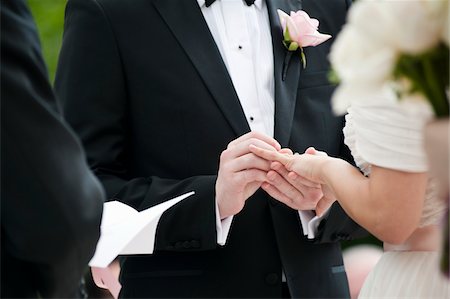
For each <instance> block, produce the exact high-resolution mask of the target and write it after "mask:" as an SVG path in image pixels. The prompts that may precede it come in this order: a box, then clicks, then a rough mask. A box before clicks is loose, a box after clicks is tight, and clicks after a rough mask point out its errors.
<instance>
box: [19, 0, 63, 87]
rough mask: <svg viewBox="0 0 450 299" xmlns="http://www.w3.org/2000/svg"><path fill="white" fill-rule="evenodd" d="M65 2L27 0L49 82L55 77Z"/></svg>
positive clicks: (61, 0) (58, 0)
mask: <svg viewBox="0 0 450 299" xmlns="http://www.w3.org/2000/svg"><path fill="white" fill-rule="evenodd" d="M66 3H67V0H28V5H29V7H30V9H31V13H32V14H33V17H34V20H35V21H36V24H37V27H38V31H39V36H40V38H41V46H42V52H43V55H44V59H45V62H46V63H47V67H48V72H49V77H50V81H51V82H53V80H54V78H55V71H56V65H57V62H58V53H59V50H60V48H61V40H62V33H63V25H64V8H65V6H66Z"/></svg>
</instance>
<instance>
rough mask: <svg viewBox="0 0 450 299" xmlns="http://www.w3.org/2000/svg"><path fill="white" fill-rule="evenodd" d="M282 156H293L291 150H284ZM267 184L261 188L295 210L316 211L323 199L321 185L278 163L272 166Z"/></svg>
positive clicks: (281, 151)
mask: <svg viewBox="0 0 450 299" xmlns="http://www.w3.org/2000/svg"><path fill="white" fill-rule="evenodd" d="M279 153H280V154H284V155H288V156H292V155H293V153H292V151H291V150H290V149H282V150H280V151H279ZM270 167H271V170H270V171H268V173H267V179H266V182H264V183H263V184H262V185H261V187H262V188H263V189H264V190H265V191H266V192H267V193H268V194H269V195H270V196H272V197H273V198H275V199H276V200H278V201H280V202H282V203H284V204H286V205H287V206H289V207H291V208H292V209H295V210H315V209H316V206H317V204H318V202H319V200H320V199H321V198H322V197H323V193H322V188H321V185H320V184H319V183H316V182H312V181H310V180H307V179H305V178H303V177H302V176H300V175H297V174H296V173H294V172H290V171H289V170H287V169H286V167H285V166H284V165H283V164H281V163H280V162H278V161H274V162H272V163H271V165H270Z"/></svg>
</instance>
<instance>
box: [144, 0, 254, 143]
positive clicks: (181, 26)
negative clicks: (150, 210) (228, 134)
mask: <svg viewBox="0 0 450 299" xmlns="http://www.w3.org/2000/svg"><path fill="white" fill-rule="evenodd" d="M153 3H154V6H155V7H156V9H157V10H158V12H159V13H160V15H161V17H162V18H163V19H164V21H165V22H166V24H167V26H168V27H169V28H170V30H171V31H172V33H173V34H174V36H175V38H176V39H177V40H178V42H179V43H180V45H181V46H182V47H183V49H184V51H185V52H186V54H187V56H188V57H189V59H190V60H191V61H192V64H193V65H194V66H195V68H196V69H197V71H198V72H199V74H200V76H201V77H202V79H203V81H204V83H205V85H206V86H207V88H208V89H209V91H210V92H211V94H212V96H213V98H214V99H215V101H216V102H217V105H218V106H219V107H220V109H221V110H222V112H223V114H224V116H225V118H226V119H227V121H228V122H229V124H230V126H231V127H232V128H233V130H234V131H235V133H236V135H237V136H240V135H242V134H245V133H247V132H249V131H250V127H249V125H248V123H247V121H246V119H245V115H244V112H243V110H242V106H241V104H240V102H239V98H238V96H237V94H236V91H235V89H234V86H233V83H232V81H231V78H230V75H229V74H228V71H227V68H226V66H225V64H224V62H223V59H222V56H221V55H220V52H219V49H218V48H217V45H216V44H215V42H214V38H213V37H212V35H211V33H210V31H209V28H208V25H207V23H206V21H205V20H204V18H203V15H202V12H201V10H200V8H199V6H198V4H197V1H195V0H190V1H184V0H183V1H180V0H156V1H154V2H153Z"/></svg>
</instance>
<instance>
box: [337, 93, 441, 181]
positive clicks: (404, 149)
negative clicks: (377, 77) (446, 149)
mask: <svg viewBox="0 0 450 299" xmlns="http://www.w3.org/2000/svg"><path fill="white" fill-rule="evenodd" d="M432 117H433V112H432V111H431V109H430V107H429V105H428V103H426V102H424V101H420V100H405V101H399V100H398V99H397V98H396V96H395V94H393V93H392V92H391V91H389V90H388V89H385V90H382V91H380V92H379V93H378V94H372V95H371V96H369V97H367V98H365V99H364V100H361V101H355V102H353V103H352V106H351V107H350V108H349V109H348V114H347V115H346V126H345V128H344V134H345V142H346V144H347V146H348V147H349V148H350V150H351V151H352V155H353V157H354V158H355V162H356V163H357V166H358V167H360V169H361V170H362V171H364V173H365V174H366V175H367V174H368V173H369V172H370V165H371V164H374V165H377V166H381V167H386V168H390V169H395V170H401V171H407V172H425V171H427V159H426V155H425V151H424V148H423V144H422V140H423V137H422V134H423V127H424V126H425V124H426V123H427V122H428V121H429V120H430V119H431V118H432Z"/></svg>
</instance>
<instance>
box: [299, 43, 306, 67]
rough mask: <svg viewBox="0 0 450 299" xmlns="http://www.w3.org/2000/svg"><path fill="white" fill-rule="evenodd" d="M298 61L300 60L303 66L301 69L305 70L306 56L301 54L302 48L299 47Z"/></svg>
mask: <svg viewBox="0 0 450 299" xmlns="http://www.w3.org/2000/svg"><path fill="white" fill-rule="evenodd" d="M300 59H301V60H302V64H303V69H305V68H306V55H305V53H304V52H303V48H302V47H300Z"/></svg>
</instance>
